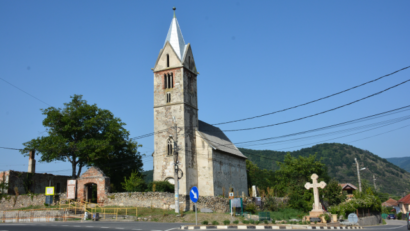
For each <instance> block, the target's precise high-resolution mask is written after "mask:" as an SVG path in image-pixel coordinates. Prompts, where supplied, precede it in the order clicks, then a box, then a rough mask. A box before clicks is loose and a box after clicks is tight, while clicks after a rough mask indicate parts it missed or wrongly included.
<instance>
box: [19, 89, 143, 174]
mask: <svg viewBox="0 0 410 231" xmlns="http://www.w3.org/2000/svg"><path fill="white" fill-rule="evenodd" d="M71 98H72V100H71V102H69V103H65V104H64V106H65V107H64V108H63V109H61V108H55V107H49V108H47V109H42V112H43V115H45V116H46V118H45V119H44V120H43V125H44V126H45V127H46V128H47V132H48V136H42V137H38V138H36V139H32V140H30V141H28V142H26V143H24V144H23V145H24V146H25V148H24V150H22V151H21V153H22V154H24V155H26V156H27V155H28V152H29V150H33V149H35V150H37V154H41V159H40V161H44V162H52V161H69V162H70V163H71V165H72V177H73V178H78V177H79V176H80V174H81V169H82V168H83V167H86V166H91V165H96V166H98V167H100V168H101V169H104V166H102V165H104V164H107V163H110V168H114V166H115V168H118V169H123V168H124V166H126V163H127V162H125V161H127V160H129V159H132V160H133V161H134V164H135V163H138V165H140V166H142V162H141V157H140V154H139V153H138V152H137V149H138V147H140V145H138V143H137V142H135V141H132V140H130V139H129V132H128V131H127V130H126V129H125V128H124V125H125V123H123V122H122V121H121V119H119V118H116V117H114V115H113V114H112V113H111V112H110V111H109V110H105V109H100V108H98V107H97V105H96V104H93V105H89V104H88V103H87V101H85V100H83V99H82V96H81V95H74V96H72V97H71ZM118 160H124V162H123V163H122V165H120V164H118V163H114V162H115V161H118ZM114 164H117V165H114ZM77 167H78V170H77ZM104 170H107V169H106V168H105V169H104ZM137 171H140V168H139V169H137ZM113 173H115V171H112V172H109V173H108V174H107V175H108V176H110V177H115V176H116V175H115V174H114V175H113Z"/></svg>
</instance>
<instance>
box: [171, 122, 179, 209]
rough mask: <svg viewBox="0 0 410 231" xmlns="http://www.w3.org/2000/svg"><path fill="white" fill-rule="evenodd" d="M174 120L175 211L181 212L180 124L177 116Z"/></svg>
mask: <svg viewBox="0 0 410 231" xmlns="http://www.w3.org/2000/svg"><path fill="white" fill-rule="evenodd" d="M172 119H173V121H174V126H173V127H174V129H175V139H174V170H175V171H174V182H175V183H174V187H175V213H179V181H178V180H179V179H178V170H179V168H178V150H179V149H178V126H177V123H176V121H175V117H172Z"/></svg>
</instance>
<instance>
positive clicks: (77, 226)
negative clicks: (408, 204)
mask: <svg viewBox="0 0 410 231" xmlns="http://www.w3.org/2000/svg"><path fill="white" fill-rule="evenodd" d="M181 225H186V224H181V223H159V222H101V221H99V222H49V223H19V224H0V231H26V230H27V231H54V230H58V231H97V230H98V231H101V230H107V231H111V230H116V231H119V230H124V231H129V230H138V231H171V230H179V227H180V226H181ZM363 229H364V230H366V231H373V230H374V231H382V230H392V231H393V230H394V231H395V230H397V231H404V230H407V224H406V221H387V225H378V226H368V227H363ZM303 230H305V229H303ZM247 231H249V230H247Z"/></svg>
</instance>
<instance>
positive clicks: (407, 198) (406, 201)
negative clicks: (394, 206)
mask: <svg viewBox="0 0 410 231" xmlns="http://www.w3.org/2000/svg"><path fill="white" fill-rule="evenodd" d="M397 202H398V203H403V204H406V205H408V204H410V194H407V195H406V196H404V197H403V198H401V199H400V200H398V201H397Z"/></svg>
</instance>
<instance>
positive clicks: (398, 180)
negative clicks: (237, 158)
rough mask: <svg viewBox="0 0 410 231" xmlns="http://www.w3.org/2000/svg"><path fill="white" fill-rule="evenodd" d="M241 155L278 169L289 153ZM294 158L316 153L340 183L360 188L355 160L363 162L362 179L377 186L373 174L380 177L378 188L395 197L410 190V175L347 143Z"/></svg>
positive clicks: (249, 152)
mask: <svg viewBox="0 0 410 231" xmlns="http://www.w3.org/2000/svg"><path fill="white" fill-rule="evenodd" d="M239 149H240V150H241V152H242V153H243V154H244V155H245V156H247V157H248V158H249V160H250V161H252V162H253V163H255V164H256V165H257V166H258V167H259V168H263V169H268V170H277V169H278V168H279V167H278V165H277V164H276V162H277V161H283V159H284V156H285V155H286V153H287V152H278V151H271V150H252V149H245V148H239ZM290 154H291V155H292V156H305V157H306V156H309V155H311V154H316V157H317V159H318V160H321V161H322V162H323V163H324V164H326V166H327V167H328V170H329V175H330V176H331V177H334V178H336V179H337V180H338V181H339V182H340V183H347V182H348V183H352V184H354V185H356V186H358V183H357V174H356V165H355V161H354V158H357V160H358V161H359V163H360V167H361V168H362V167H366V168H367V169H366V170H363V171H360V176H361V179H365V180H367V181H368V183H370V184H372V185H373V174H374V175H375V177H376V186H377V187H378V188H379V189H380V190H381V191H382V192H387V193H389V194H393V195H400V196H401V195H402V194H403V193H408V192H409V191H410V173H408V172H406V171H405V170H404V169H401V168H400V167H398V166H396V165H394V164H392V163H390V162H389V161H387V160H386V159H383V158H380V157H379V156H376V155H374V154H373V153H371V152H369V151H366V150H362V149H360V148H356V147H354V146H351V145H347V144H339V143H326V144H319V145H315V146H313V147H310V148H303V149H301V150H298V151H293V152H290Z"/></svg>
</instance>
